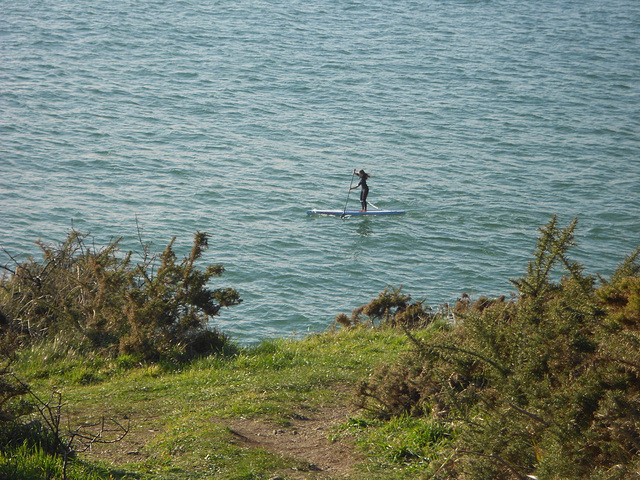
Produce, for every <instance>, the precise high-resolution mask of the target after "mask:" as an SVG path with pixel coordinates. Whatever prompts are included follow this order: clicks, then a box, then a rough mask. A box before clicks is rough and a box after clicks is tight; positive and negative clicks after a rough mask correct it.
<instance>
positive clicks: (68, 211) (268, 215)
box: [0, 0, 640, 342]
mask: <svg viewBox="0 0 640 480" xmlns="http://www.w3.org/2000/svg"><path fill="white" fill-rule="evenodd" d="M0 9H1V10H2V16H1V17H0V245H1V246H2V247H3V249H4V251H3V252H1V253H0V263H2V264H6V263H8V262H10V260H9V255H11V256H13V257H15V258H17V259H24V258H26V256H27V255H35V256H36V257H37V256H38V255H39V249H38V248H37V246H36V245H35V243H34V242H35V241H36V240H38V239H42V240H44V241H46V242H52V243H53V242H57V241H61V240H63V239H64V237H65V236H66V233H67V232H68V231H69V230H70V228H71V227H72V225H73V227H75V228H77V229H79V230H81V231H84V232H90V233H91V234H92V235H93V237H94V239H95V240H94V241H95V242H96V243H97V244H104V243H105V242H107V241H108V240H109V239H110V238H112V237H118V236H124V237H125V238H124V241H123V247H124V248H125V249H134V250H135V249H138V250H139V245H138V243H137V242H138V238H137V226H136V225H137V224H138V225H139V226H140V227H141V228H142V231H143V236H144V239H145V240H148V241H153V243H154V245H155V246H156V248H157V249H158V250H162V249H163V248H164V246H165V245H166V243H167V242H168V241H169V240H170V239H171V237H173V236H177V237H178V240H177V244H178V249H179V250H180V253H186V252H187V251H188V249H189V247H190V244H191V242H192V238H193V233H194V232H195V231H198V230H199V231H206V232H208V233H210V234H211V236H212V237H211V239H210V244H211V248H210V250H209V251H208V252H207V254H206V259H205V262H206V263H217V262H222V263H223V264H224V265H225V267H226V269H227V272H226V273H225V275H224V276H223V277H222V278H221V279H220V280H219V281H218V282H217V283H216V285H219V286H222V287H227V286H232V287H235V288H237V289H238V290H239V291H240V292H241V295H242V297H243V298H244V303H243V304H242V305H241V306H238V307H234V308H232V309H228V310H225V311H223V312H222V315H221V316H220V317H219V318H217V319H216V320H215V325H216V326H218V327H219V328H221V329H222V330H223V331H225V332H227V333H229V334H231V336H232V337H233V338H234V339H236V340H238V341H240V342H253V341H257V340H260V339H263V338H267V337H273V336H288V335H291V334H292V333H294V332H297V333H299V334H305V333H307V332H309V331H318V330H323V329H325V328H327V327H328V326H329V324H330V323H331V322H332V321H333V319H334V317H335V316H336V314H338V313H341V312H347V313H348V312H350V311H351V310H352V309H353V308H355V307H357V306H359V305H361V304H363V303H366V302H368V301H369V300H370V299H372V298H374V297H375V296H377V294H378V293H379V292H380V291H382V290H383V289H384V288H385V286H387V285H394V286H399V285H404V291H405V292H406V293H410V294H411V295H412V296H413V297H414V298H417V299H421V298H425V297H426V299H427V303H428V304H429V305H433V306H437V305H439V304H441V303H443V302H451V301H455V299H456V298H457V297H458V296H460V295H461V294H462V293H463V292H468V293H470V294H472V295H475V296H479V295H483V294H484V295H500V294H507V295H508V294H509V293H510V292H512V291H513V287H512V286H511V284H510V282H509V279H510V278H516V277H518V276H520V275H522V274H523V273H524V271H525V269H526V264H527V262H528V261H529V259H530V258H531V253H532V251H533V249H534V246H535V241H536V238H537V235H538V231H537V228H538V227H539V226H541V225H543V224H546V223H547V222H548V221H549V220H550V218H551V216H552V215H553V214H557V215H558V216H559V219H560V221H561V223H562V224H563V225H566V224H567V223H568V222H570V221H571V220H572V219H573V218H574V217H578V218H579V230H578V236H577V239H578V242H579V246H578V247H577V248H576V249H575V250H574V254H573V256H574V258H575V259H577V260H579V261H581V262H583V263H584V264H585V265H586V266H587V271H588V272H590V273H593V274H601V275H605V276H606V275H609V274H610V273H611V272H612V271H613V270H614V269H615V267H616V266H617V265H618V264H619V263H620V262H621V261H622V259H623V258H624V256H625V255H627V254H629V253H631V252H632V251H633V250H634V248H635V247H636V246H638V244H640V2H638V1H637V0H610V1H607V2H603V1H600V0H579V1H573V0H557V1H550V0H549V1H546V0H540V1H531V2H522V1H519V0H501V1H492V0H486V1H480V0H445V1H435V0H432V1H429V0H425V1H408V0H393V1H391V0H389V1H383V0H369V1H348V0H322V1H317V0H304V1H296V0H292V1H277V0H272V1H267V0H262V1H261V0H233V1H232V0H215V1H214V0H209V1H206V0H201V1H198V0H178V1H168V0H148V1H137V0H136V1H133V0H111V1H109V2H95V1H92V0H74V1H68V0H50V1H42V0H38V1H36V0H21V1H19V2H15V1H10V0H0ZM353 168H358V169H360V168H364V169H365V170H367V171H369V172H370V173H371V175H372V177H371V180H370V182H369V184H370V188H371V193H370V197H369V199H370V200H371V202H373V203H374V204H375V205H376V206H378V207H381V208H393V209H406V210H407V211H408V213H407V215H405V216H402V217H388V218H350V219H345V220H341V219H339V218H312V217H307V216H306V214H305V212H306V210H307V209H310V208H333V209H341V208H344V205H345V202H346V200H347V190H348V187H349V185H350V181H351V172H352V171H353ZM357 196H358V192H357V191H354V192H352V194H351V196H350V197H349V206H353V207H357V204H358V202H357Z"/></svg>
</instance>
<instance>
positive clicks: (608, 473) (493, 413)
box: [359, 217, 640, 479]
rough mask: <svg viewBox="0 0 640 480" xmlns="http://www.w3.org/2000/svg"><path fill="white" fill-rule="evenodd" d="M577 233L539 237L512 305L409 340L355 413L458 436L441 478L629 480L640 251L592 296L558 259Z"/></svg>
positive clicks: (636, 431) (638, 396) (634, 463)
mask: <svg viewBox="0 0 640 480" xmlns="http://www.w3.org/2000/svg"><path fill="white" fill-rule="evenodd" d="M575 227H576V222H575V221H574V222H573V223H572V224H571V225H569V226H568V227H567V228H565V229H559V228H558V227H557V223H556V219H555V217H554V218H553V219H552V221H551V222H550V223H549V224H548V225H547V226H545V227H544V228H542V229H541V236H540V238H539V241H538V244H537V248H536V251H535V256H534V260H533V261H532V262H531V263H530V264H529V267H528V270H527V273H526V275H525V276H523V277H522V278H520V279H517V280H514V281H513V283H514V285H515V286H516V287H517V289H518V297H517V299H516V300H515V301H513V302H504V301H496V302H488V303H486V304H485V305H483V308H473V309H472V308H469V309H467V310H466V311H463V313H462V314H461V315H460V316H459V323H458V324H457V325H456V326H455V327H454V328H452V329H450V330H443V331H441V332H439V334H437V335H435V336H433V337H430V340H429V341H419V340H417V339H416V338H415V337H414V336H413V335H412V334H411V333H410V332H409V331H408V330H407V335H409V337H410V339H411V340H412V341H413V343H414V345H415V349H414V351H413V353H411V354H410V355H408V356H407V357H405V358H404V359H403V360H402V361H401V362H400V363H398V364H397V365H393V366H385V367H384V368H382V369H381V370H380V371H378V372H377V374H375V375H374V376H373V377H372V378H371V379H369V380H368V381H366V382H362V384H361V387H360V395H359V399H360V405H361V406H362V407H363V408H366V409H369V410H372V411H374V412H376V413H377V414H378V415H379V416H381V417H393V416H397V415H406V414H411V415H414V416H428V417H429V421H432V420H434V419H435V420H437V421H439V422H442V423H443V424H445V425H449V426H451V427H452V428H453V429H454V430H455V432H456V434H455V437H454V440H453V441H452V442H451V444H450V450H449V453H447V454H443V458H445V459H446V460H447V461H446V462H441V463H440V464H437V465H436V463H437V462H434V464H433V469H434V470H435V469H436V468H437V470H438V475H445V474H447V475H449V476H450V477H454V478H459V479H524V478H527V477H526V476H527V475H534V476H537V477H538V478H553V479H576V478H589V479H631V478H638V474H639V473H640V470H639V469H640V456H639V454H640V277H639V276H638V274H639V271H640V267H639V265H638V257H639V255H640V249H638V250H637V251H636V252H635V253H634V254H633V255H631V256H630V257H628V258H627V260H626V261H625V262H624V264H623V265H621V267H620V268H619V269H618V270H617V271H616V272H615V273H614V274H613V275H612V276H611V279H610V280H609V281H606V280H603V282H602V283H603V285H602V286H600V287H599V288H597V287H596V286H595V278H594V277H592V276H588V275H585V274H584V272H583V268H582V266H581V265H579V264H577V263H575V262H572V261H571V260H570V259H569V258H568V256H567V252H568V251H569V249H570V247H571V246H572V245H573V244H574V239H573V233H574V229H575ZM558 269H560V270H559V271H558ZM552 275H556V276H557V279H556V280H553V279H552ZM442 463H445V464H444V465H443V464H442Z"/></svg>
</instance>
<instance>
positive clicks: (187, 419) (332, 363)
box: [16, 328, 429, 480]
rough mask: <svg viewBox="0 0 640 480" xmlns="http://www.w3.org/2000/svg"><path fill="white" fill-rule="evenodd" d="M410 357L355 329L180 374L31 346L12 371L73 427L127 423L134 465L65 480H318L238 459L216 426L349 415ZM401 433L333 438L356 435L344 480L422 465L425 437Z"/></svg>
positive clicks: (250, 454)
mask: <svg viewBox="0 0 640 480" xmlns="http://www.w3.org/2000/svg"><path fill="white" fill-rule="evenodd" d="M423 334H426V333H423ZM408 348H410V345H409V342H408V341H407V338H406V336H405V335H404V334H402V333H401V332H398V331H394V330H371V329H366V328H360V329H355V330H353V331H340V332H338V333H331V332H328V333H324V334H320V335H312V336H309V337H306V338H303V339H299V340H295V339H290V340H285V339H281V340H270V341H265V342H263V343H261V344H260V345H258V346H256V347H252V348H239V349H238V351H237V353H236V354H235V355H233V356H227V357H221V356H218V357H208V358H203V359H200V360H196V361H194V362H192V363H191V364H189V365H187V366H176V365H172V364H160V365H159V364H155V365H140V364H138V363H136V361H135V359H133V358H131V357H123V358H120V359H118V360H112V361H106V360H103V359H99V358H86V357H82V356H81V355H79V354H74V353H73V352H71V353H70V354H68V355H63V354H61V352H56V351H55V346H53V347H52V346H48V347H44V346H41V347H38V348H33V349H31V350H29V351H28V352H25V353H24V354H23V355H22V356H21V358H20V360H19V362H18V363H17V365H16V367H17V371H18V374H19V375H21V376H22V378H25V379H27V380H28V381H29V382H30V384H31V386H32V387H33V388H34V390H36V391H37V392H38V393H39V394H40V395H41V397H43V398H48V395H49V394H50V392H51V391H53V390H57V391H60V392H61V393H62V396H63V401H64V403H65V404H66V406H65V412H66V414H67V415H69V417H70V420H71V423H72V424H75V425H79V424H81V423H82V422H91V421H95V420H96V419H99V418H101V417H106V418H111V417H113V418H116V419H120V421H121V422H123V423H126V421H130V422H131V433H130V438H133V439H137V440H138V442H139V443H141V445H139V448H140V452H139V453H140V455H133V456H131V458H130V459H128V460H127V462H126V463H124V464H121V465H118V466H117V467H114V466H113V465H111V464H110V463H109V462H108V461H106V459H105V460H104V461H102V460H101V459H100V457H96V456H92V457H91V458H90V459H89V461H90V463H91V465H93V466H94V467H96V468H95V471H94V472H92V473H91V474H90V475H89V474H87V473H86V471H85V473H82V472H81V473H79V474H77V475H78V476H75V477H70V478H77V479H80V478H83V479H84V478H91V479H93V478H110V475H111V476H113V478H122V479H128V478H137V479H145V480H151V479H196V478H197V479H206V478H216V479H269V478H273V477H274V476H280V477H281V478H319V477H316V476H314V475H315V474H314V473H313V472H308V473H307V474H305V473H304V472H305V463H304V461H303V460H299V459H298V460H294V459H291V458H285V457H281V456H279V455H277V454H274V453H270V452H268V451H266V450H264V449H260V448H258V449H249V448H246V446H244V445H242V444H240V443H238V442H237V441H236V439H235V438H234V436H233V434H232V433H231V432H230V431H229V429H228V428H226V427H224V426H221V422H220V421H219V420H221V419H238V418H245V419H246V418H253V419H258V420H260V421H265V422H272V423H273V424H274V425H287V424H288V422H289V421H290V419H291V418H295V416H296V415H305V416H312V415H313V414H314V412H318V411H320V410H321V409H323V408H326V407H330V406H338V405H349V404H351V403H352V402H353V400H354V394H355V386H356V385H357V383H358V382H359V381H360V380H362V379H364V378H366V377H368V376H369V374H370V373H372V372H373V371H374V369H375V368H376V367H377V366H379V365H380V364H383V363H393V362H394V361H395V360H396V358H397V357H398V355H400V354H401V353H402V352H405V351H406V350H407V349H408ZM364 418H365V417H364V413H363V417H362V420H360V421H362V422H367V421H368V420H364ZM125 419H127V420H125ZM405 421H407V420H405ZM405 426H406V425H405ZM405 426H403V425H396V426H390V425H386V424H385V423H384V422H378V423H375V422H374V423H370V424H369V425H368V427H367V428H366V429H360V431H357V432H356V430H358V429H355V430H354V428H353V426H349V425H348V424H345V427H344V430H343V433H342V434H340V433H338V435H353V436H354V437H356V436H357V438H358V443H359V445H360V449H361V451H362V452H364V453H363V454H364V461H363V465H362V466H360V467H358V468H356V469H354V474H353V475H355V476H351V477H349V478H363V479H364V478H374V477H372V476H371V473H370V472H371V471H372V470H374V471H376V472H378V473H376V475H378V474H379V475H380V478H405V475H406V474H407V473H408V472H410V470H411V468H409V467H411V465H414V466H415V465H416V464H418V463H420V462H422V461H424V459H423V458H422V457H421V455H424V456H426V455H427V453H425V452H427V450H428V448H429V444H428V442H427V441H426V440H424V439H422V440H421V439H420V438H418V437H420V435H426V434H425V433H424V432H422V433H421V432H419V430H420V427H419V426H418V425H417V424H415V425H412V426H411V430H412V431H413V432H414V433H413V434H411V435H413V437H411V435H410V434H409V433H407V434H406V435H404V434H403V435H404V436H401V435H398V433H399V432H400V431H401V430H403V429H404V428H405ZM390 429H391V430H390ZM394 429H395V430H394ZM349 430H350V431H349ZM151 432H152V433H151ZM345 432H347V433H345ZM365 432H366V434H365ZM334 435H335V434H334ZM385 435H388V436H390V437H394V439H393V442H394V443H393V445H394V447H393V448H395V449H396V453H393V452H390V451H388V448H387V447H379V446H377V445H379V444H382V443H384V442H383V440H382V438H383V437H384V436H385ZM334 438H336V437H334ZM403 442H404V443H406V445H405V446H403V445H402V443H403ZM367 443H369V444H370V446H371V448H370V449H369V450H368V447H367ZM403 449H404V450H403ZM414 451H415V452H420V453H417V454H416V455H417V456H415V457H414V458H409V457H410V454H409V453H407V452H414ZM403 452H405V453H403ZM34 455H35V454H34ZM80 458H81V459H85V460H86V458H85V457H82V456H81V457H80ZM292 472H294V473H292ZM358 472H360V473H358ZM368 472H369V473H368ZM305 475H307V476H305ZM24 478H34V479H41V478H42V479H44V478H48V477H47V476H46V475H44V474H43V475H42V476H26V477H24ZM323 478H325V477H323Z"/></svg>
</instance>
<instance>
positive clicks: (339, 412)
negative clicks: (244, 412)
mask: <svg viewBox="0 0 640 480" xmlns="http://www.w3.org/2000/svg"><path fill="white" fill-rule="evenodd" d="M351 413H352V412H351V411H350V409H349V407H347V406H344V405H340V406H332V407H327V408H322V409H320V410H319V411H317V412H314V413H313V415H312V416H307V415H297V416H295V417H294V418H291V421H290V423H289V424H288V425H287V426H286V427H283V426H279V425H276V424H274V423H268V422H264V421H260V420H256V419H218V420H215V421H216V423H218V424H220V425H224V426H226V427H228V428H229V429H230V431H231V432H232V433H233V435H234V436H235V437H236V438H237V440H238V442H241V443H242V444H243V445H245V446H247V447H248V448H263V449H265V450H268V451H270V452H273V453H277V454H279V455H283V456H287V457H291V458H295V459H296V460H298V461H301V462H304V463H307V464H308V465H309V471H311V472H312V477H308V474H307V475H304V474H303V473H302V472H300V476H299V478H315V479H320V478H345V477H348V476H349V473H350V472H351V469H352V467H353V465H354V464H356V463H358V462H359V460H360V459H359V457H358V455H357V454H356V453H355V451H354V447H353V444H352V443H351V442H350V441H348V440H346V439H339V440H336V441H334V442H332V441H331V440H330V438H329V435H330V430H331V428H332V427H334V426H336V425H339V424H340V423H344V422H345V421H346V420H347V419H348V417H349V415H350V414H351Z"/></svg>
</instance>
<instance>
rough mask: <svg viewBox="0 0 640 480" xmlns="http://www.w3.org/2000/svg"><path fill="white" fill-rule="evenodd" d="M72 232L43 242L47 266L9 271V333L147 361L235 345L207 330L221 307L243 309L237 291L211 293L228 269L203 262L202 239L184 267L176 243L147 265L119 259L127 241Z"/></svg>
mask: <svg viewBox="0 0 640 480" xmlns="http://www.w3.org/2000/svg"><path fill="white" fill-rule="evenodd" d="M86 238H87V236H86V235H82V234H80V233H78V232H76V231H72V232H71V233H70V234H69V236H68V237H67V239H66V241H65V242H63V243H62V244H60V245H58V246H56V247H52V246H48V245H45V244H43V243H39V246H40V247H41V249H42V251H43V261H42V262H36V261H34V260H33V259H32V260H30V261H28V262H24V263H22V264H19V265H16V267H15V270H12V269H10V268H9V267H6V266H5V267H4V269H5V271H7V272H9V274H8V275H7V274H5V276H4V277H3V278H2V280H1V281H0V312H2V313H3V317H4V321H3V322H2V325H1V326H0V328H2V329H3V332H8V333H11V334H12V335H16V336H19V337H20V338H21V340H22V342H23V343H30V342H34V341H38V340H42V339H45V340H46V339H49V340H52V339H57V341H60V339H63V340H64V342H66V343H67V345H68V347H70V348H74V349H81V350H84V351H87V350H90V351H96V350H99V351H101V352H102V353H104V354H107V355H111V356H115V355H117V354H118V353H120V354H134V355H136V356H138V357H141V358H142V359H145V360H159V359H162V358H168V357H191V356H194V355H199V354H205V353H209V352H213V351H218V350H220V349H222V348H223V347H224V346H225V345H226V344H227V343H228V342H227V338H226V337H225V336H224V335H223V334H221V333H219V332H217V331H212V330H210V329H208V328H207V324H208V321H209V319H210V318H211V317H213V316H215V315H218V313H219V310H220V308H222V307H228V306H232V305H236V304H238V303H240V302H241V299H240V297H239V295H238V292H237V291H235V290H234V289H232V288H226V289H223V288H219V289H214V290H211V289H210V288H209V287H208V282H209V281H210V280H211V279H212V278H213V277H218V276H220V275H222V273H223V272H224V268H223V267H222V265H220V264H218V265H211V266H208V267H207V268H206V269H205V270H204V271H201V270H199V269H197V268H196V266H195V263H196V261H197V260H199V259H200V258H201V257H202V254H203V252H204V250H205V249H206V248H207V247H208V242H207V235H206V234H205V233H200V232H198V233H196V235H195V238H194V243H193V247H192V249H191V252H190V254H189V256H188V257H186V258H184V259H183V260H182V261H178V259H177V257H176V254H175V252H174V250H173V243H174V241H175V238H174V239H173V240H172V241H171V242H170V243H169V245H168V246H167V247H166V249H165V250H164V251H163V252H162V253H161V254H160V255H159V256H156V255H153V256H152V255H150V254H149V251H148V245H147V246H144V255H143V257H142V258H143V260H142V262H140V263H138V264H134V263H133V262H132V259H131V257H132V253H131V252H129V253H128V254H126V255H124V256H123V257H119V256H118V243H119V242H120V239H117V240H115V241H112V242H111V243H110V244H109V245H107V246H106V247H104V248H96V247H95V246H91V245H88V244H87V241H86Z"/></svg>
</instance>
